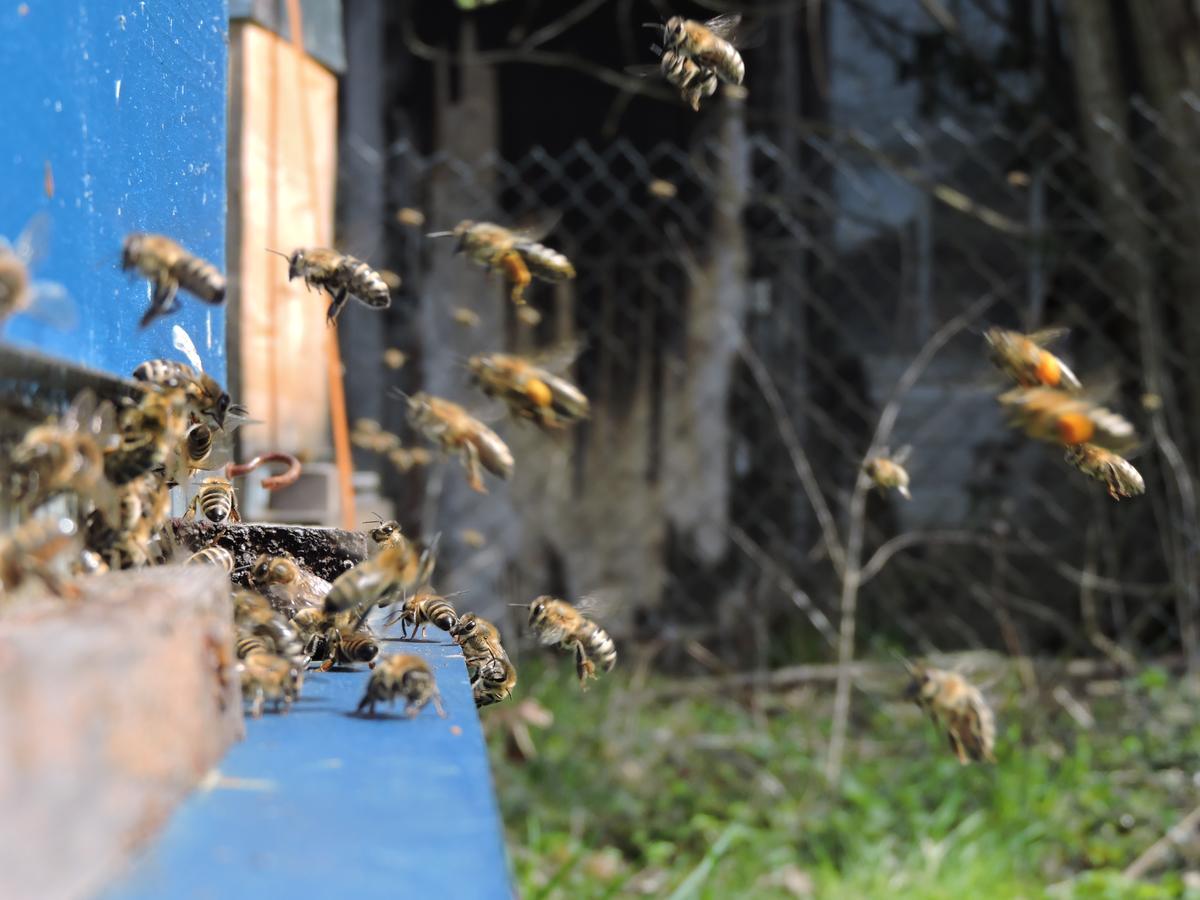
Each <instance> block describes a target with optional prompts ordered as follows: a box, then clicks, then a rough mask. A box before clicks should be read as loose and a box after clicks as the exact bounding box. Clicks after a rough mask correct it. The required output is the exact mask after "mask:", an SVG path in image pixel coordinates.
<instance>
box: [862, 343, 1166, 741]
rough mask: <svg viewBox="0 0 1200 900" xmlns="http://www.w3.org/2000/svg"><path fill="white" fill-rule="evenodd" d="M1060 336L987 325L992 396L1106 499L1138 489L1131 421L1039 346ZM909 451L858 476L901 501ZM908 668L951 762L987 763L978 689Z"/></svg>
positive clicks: (988, 733) (988, 726) (952, 675)
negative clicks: (1005, 381) (1000, 381)
mask: <svg viewBox="0 0 1200 900" xmlns="http://www.w3.org/2000/svg"><path fill="white" fill-rule="evenodd" d="M1066 333H1067V332H1066V329H1062V328H1053V329H1046V330H1044V331H1039V332H1035V333H1033V334H1021V333H1020V332H1016V331H1010V330H1007V329H1004V328H994V327H993V328H988V329H987V330H986V331H985V332H984V340H985V342H986V344H987V350H988V356H989V358H990V359H991V361H992V362H993V363H994V364H995V366H996V367H997V368H998V369H999V370H1000V371H1001V372H1003V373H1004V374H1005V375H1006V376H1008V378H1010V379H1011V380H1012V381H1013V382H1014V383H1015V385H1016V386H1015V387H1012V388H1011V389H1009V390H1007V391H1005V392H1003V393H1001V394H1000V395H999V397H998V398H997V399H998V401H999V403H1000V406H1001V408H1003V409H1004V410H1005V412H1007V414H1008V417H1009V421H1010V423H1011V424H1012V425H1013V426H1014V427H1016V428H1020V429H1021V430H1022V431H1024V432H1025V434H1027V435H1028V436H1029V437H1031V438H1034V439H1035V440H1039V441H1044V442H1047V443H1050V444H1054V445H1057V446H1060V447H1063V448H1064V451H1065V459H1066V461H1067V462H1068V463H1069V464H1071V465H1072V466H1073V467H1075V468H1076V469H1078V470H1079V471H1080V472H1082V473H1083V474H1085V475H1087V476H1088V477H1089V478H1092V479H1094V480H1096V481H1099V482H1100V483H1102V484H1103V485H1104V486H1105V487H1106V488H1107V489H1108V493H1109V496H1111V497H1112V498H1113V499H1114V500H1120V499H1121V498H1122V497H1126V498H1128V497H1133V496H1136V495H1138V494H1142V493H1145V490H1146V483H1145V481H1144V480H1143V478H1142V476H1141V473H1139V472H1138V470H1137V469H1136V468H1134V466H1133V464H1132V463H1130V462H1129V460H1127V459H1126V458H1125V457H1124V456H1122V455H1121V454H1122V453H1127V452H1129V451H1130V450H1131V449H1132V448H1133V447H1135V446H1136V445H1137V442H1138V438H1137V435H1136V433H1135V431H1134V428H1133V426H1132V425H1131V424H1130V423H1129V422H1128V421H1127V420H1126V419H1125V418H1124V417H1123V416H1121V415H1119V414H1118V413H1115V412H1113V411H1112V410H1109V409H1107V408H1105V407H1103V406H1101V405H1100V404H1099V403H1098V402H1097V401H1096V400H1094V399H1093V398H1091V397H1089V396H1087V395H1086V394H1085V392H1084V387H1083V384H1082V382H1081V381H1080V380H1079V378H1078V377H1077V376H1076V375H1075V373H1074V372H1072V371H1071V369H1070V367H1068V366H1067V364H1066V363H1065V362H1063V361H1062V360H1061V359H1060V358H1059V357H1057V356H1056V355H1055V354H1054V353H1052V352H1051V351H1050V350H1048V349H1046V348H1047V346H1048V345H1050V344H1051V343H1052V342H1054V341H1056V340H1058V339H1060V338H1062V337H1063V336H1064V335H1065V334H1066ZM910 452H911V448H910V447H906V448H904V449H903V450H901V451H900V452H898V453H896V454H895V455H890V454H887V453H886V452H885V453H884V454H881V455H880V456H876V457H872V458H870V459H868V460H866V462H865V463H864V466H863V470H864V473H865V474H866V476H867V477H868V478H869V479H870V480H871V481H873V482H874V484H875V485H876V486H878V487H879V488H880V489H882V490H885V491H886V490H895V491H896V492H897V493H899V494H900V495H901V496H902V497H904V498H905V499H909V498H910V497H911V493H910V492H909V475H908V472H907V470H905V468H904V462H905V461H906V459H907V457H908V455H909V454H910ZM909 672H910V674H911V676H912V679H911V681H910V684H909V688H908V695H909V697H910V698H912V699H914V700H915V701H916V702H917V703H918V705H920V706H921V708H922V709H924V710H926V711H927V712H928V713H929V715H930V716H931V718H932V719H933V721H934V724H935V725H938V726H940V727H941V728H942V729H944V730H945V732H946V733H947V735H948V736H949V740H950V747H951V749H952V750H953V751H954V753H955V755H956V756H957V757H958V758H959V760H960V761H961V762H963V763H966V762H968V761H972V760H973V761H988V762H994V761H995V758H994V756H993V746H994V743H995V733H996V726H995V721H994V718H993V715H992V711H991V709H990V708H989V707H988V704H987V701H986V700H985V699H984V696H983V694H982V692H981V691H980V690H979V689H978V688H977V687H975V686H974V685H972V684H971V683H970V682H968V681H967V680H966V679H965V678H963V676H962V675H960V674H958V673H956V672H948V671H944V670H941V669H934V668H929V667H926V666H923V665H909Z"/></svg>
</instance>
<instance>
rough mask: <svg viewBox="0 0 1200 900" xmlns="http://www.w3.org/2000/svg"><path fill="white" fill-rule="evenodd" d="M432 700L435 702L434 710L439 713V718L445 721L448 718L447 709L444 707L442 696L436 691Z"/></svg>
mask: <svg viewBox="0 0 1200 900" xmlns="http://www.w3.org/2000/svg"><path fill="white" fill-rule="evenodd" d="M430 699H431V700H432V701H433V708H434V710H435V711H436V712H437V714H438V716H440V717H441V718H443V719H444V718H446V709H445V707H443V706H442V695H441V694H439V693H438V692H437V691H436V690H435V691H434V692H433V696H432V697H431V698H430Z"/></svg>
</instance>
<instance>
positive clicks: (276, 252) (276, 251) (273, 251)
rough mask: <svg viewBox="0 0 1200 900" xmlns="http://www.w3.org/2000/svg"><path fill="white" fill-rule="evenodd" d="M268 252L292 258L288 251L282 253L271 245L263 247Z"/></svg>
mask: <svg viewBox="0 0 1200 900" xmlns="http://www.w3.org/2000/svg"><path fill="white" fill-rule="evenodd" d="M263 249H264V250H266V251H267V252H268V253H274V254H275V255H276V256H282V257H283V258H284V259H291V257H290V256H288V255H287V254H286V253H281V252H280V251H278V250H272V249H271V248H270V247H263Z"/></svg>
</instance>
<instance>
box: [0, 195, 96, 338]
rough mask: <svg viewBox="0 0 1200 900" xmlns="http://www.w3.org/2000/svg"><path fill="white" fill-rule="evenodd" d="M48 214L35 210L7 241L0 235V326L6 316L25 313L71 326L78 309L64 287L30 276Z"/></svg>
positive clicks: (43, 241) (43, 240) (45, 232)
mask: <svg viewBox="0 0 1200 900" xmlns="http://www.w3.org/2000/svg"><path fill="white" fill-rule="evenodd" d="M49 229H50V217H49V216H48V215H47V214H46V213H38V214H37V215H35V216H34V217H33V218H31V219H30V220H29V222H28V224H27V225H26V226H25V228H24V229H22V231H21V234H20V235H19V236H18V237H17V241H16V244H15V245H13V244H10V243H9V242H8V240H7V239H5V238H3V237H0V328H2V327H3V325H4V323H5V321H6V320H7V319H8V318H9V317H10V316H15V315H21V314H27V315H29V316H31V317H33V318H35V319H38V320H39V321H42V322H45V323H46V324H48V325H54V326H56V327H58V328H62V329H71V328H74V327H75V324H76V322H77V320H78V313H77V311H76V309H75V303H74V301H72V300H71V297H70V295H69V294H68V293H67V289H66V288H65V287H63V286H62V285H61V284H59V283H58V282H57V281H40V280H34V279H33V278H32V277H31V275H30V269H31V268H33V266H34V265H36V263H37V262H38V261H39V260H40V259H41V258H42V256H43V255H44V254H45V250H46V246H47V244H48V242H49V237H48V236H49Z"/></svg>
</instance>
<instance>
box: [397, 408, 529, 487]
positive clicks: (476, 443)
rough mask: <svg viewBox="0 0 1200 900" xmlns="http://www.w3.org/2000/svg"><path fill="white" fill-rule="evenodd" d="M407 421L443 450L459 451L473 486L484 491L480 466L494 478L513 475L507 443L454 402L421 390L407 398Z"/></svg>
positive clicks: (449, 451) (512, 464)
mask: <svg viewBox="0 0 1200 900" xmlns="http://www.w3.org/2000/svg"><path fill="white" fill-rule="evenodd" d="M408 421H409V423H410V424H411V425H412V426H413V428H415V429H416V430H418V431H420V432H421V433H422V434H423V435H425V437H426V438H428V439H429V440H431V441H434V442H435V443H437V444H439V445H440V446H441V448H442V450H443V451H444V452H446V453H453V452H455V451H459V452H461V453H462V462H463V466H464V467H465V468H466V470H467V483H468V484H469V485H470V486H471V489H472V490H474V491H478V492H479V493H481V494H486V493H487V488H486V487H484V485H483V473H482V472H481V471H480V467H481V466H482V467H483V468H484V469H487V470H488V471H489V472H491V473H492V474H493V475H495V476H496V477H497V478H503V479H508V478H509V477H510V476H511V475H512V471H513V466H514V464H515V463H514V460H513V455H512V451H511V450H509V449H508V445H507V444H505V443H504V441H502V440H500V436H499V435H498V434H496V432H494V431H492V429H490V428H488V427H487V426H486V425H484V424H483V423H482V422H480V421H479V420H478V419H476V418H475V417H474V416H472V415H470V414H469V413H468V412H467V411H466V410H465V409H463V408H462V407H461V406H459V405H458V404H457V403H451V402H450V401H449V400H443V399H442V398H441V397H434V396H432V395H430V394H426V393H425V392H423V391H422V392H419V393H416V394H414V395H413V396H411V397H409V398H408Z"/></svg>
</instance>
